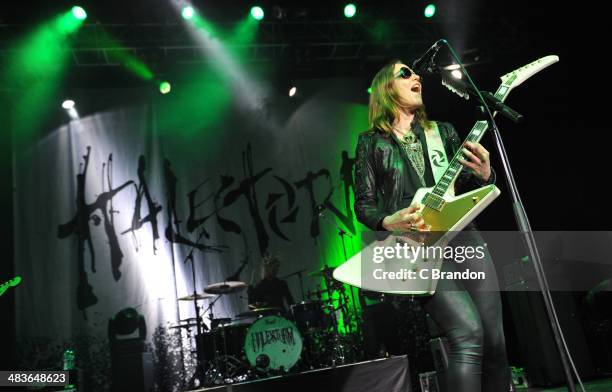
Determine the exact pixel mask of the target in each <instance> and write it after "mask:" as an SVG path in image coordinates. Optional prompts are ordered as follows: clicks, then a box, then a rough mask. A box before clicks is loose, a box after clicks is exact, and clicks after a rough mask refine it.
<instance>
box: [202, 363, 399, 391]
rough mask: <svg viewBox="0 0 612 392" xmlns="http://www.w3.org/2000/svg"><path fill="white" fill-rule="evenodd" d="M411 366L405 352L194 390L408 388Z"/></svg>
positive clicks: (393, 389)
mask: <svg viewBox="0 0 612 392" xmlns="http://www.w3.org/2000/svg"><path fill="white" fill-rule="evenodd" d="M409 384H410V369H409V366H408V359H407V358H406V356H405V355H402V356H397V357H390V358H382V359H375V360H371V361H365V362H357V363H352V364H346V365H338V366H336V367H331V368H323V369H316V370H309V371H305V372H301V373H293V374H288V375H286V376H277V377H270V378H264V379H259V380H253V381H248V382H243V383H235V384H231V385H223V386H217V387H207V388H201V389H196V390H193V391H192V392H204V391H206V392H208V391H210V392H212V391H214V392H222V391H227V392H230V391H231V392H287V391H303V390H309V389H312V390H313V391H325V392H379V391H380V392H383V391H384V392H405V391H408V390H409V389H410V386H409Z"/></svg>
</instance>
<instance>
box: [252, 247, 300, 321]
mask: <svg viewBox="0 0 612 392" xmlns="http://www.w3.org/2000/svg"><path fill="white" fill-rule="evenodd" d="M280 264H281V258H280V256H278V255H271V254H269V253H266V255H265V256H264V257H263V271H262V272H263V273H262V275H263V278H262V280H261V281H260V282H259V283H257V284H256V285H255V286H251V287H249V291H248V294H249V305H250V306H251V307H257V308H260V307H273V308H279V309H285V310H288V309H289V307H290V306H291V305H293V303H294V302H293V296H292V295H291V291H289V286H288V285H287V282H285V281H284V280H281V279H279V278H277V277H276V275H277V274H278V270H279V269H280Z"/></svg>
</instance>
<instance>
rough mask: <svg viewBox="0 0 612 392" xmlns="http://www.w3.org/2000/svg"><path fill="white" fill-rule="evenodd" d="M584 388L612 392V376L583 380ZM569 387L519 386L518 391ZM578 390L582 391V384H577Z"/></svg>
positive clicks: (540, 391)
mask: <svg viewBox="0 0 612 392" xmlns="http://www.w3.org/2000/svg"><path fill="white" fill-rule="evenodd" d="M583 384H584V389H585V390H586V391H587V392H610V391H612V378H606V379H604V380H594V381H588V382H583ZM566 391H567V387H559V388H544V389H542V388H518V389H517V392H566ZM576 392H582V390H581V389H580V386H579V385H578V384H576Z"/></svg>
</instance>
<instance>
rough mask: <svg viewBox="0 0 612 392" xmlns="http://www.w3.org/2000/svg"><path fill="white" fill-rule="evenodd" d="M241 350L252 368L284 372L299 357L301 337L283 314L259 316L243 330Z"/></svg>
mask: <svg viewBox="0 0 612 392" xmlns="http://www.w3.org/2000/svg"><path fill="white" fill-rule="evenodd" d="M244 352H245V354H246V357H247V359H248V360H249V363H250V364H251V366H253V367H256V368H259V369H263V370H270V369H272V370H280V371H288V370H289V369H291V368H292V367H293V365H295V364H296V362H297V361H298V360H299V359H300V356H301V354H302V336H301V335H300V332H299V330H298V329H297V327H296V326H295V324H293V323H292V322H291V321H289V320H287V319H286V318H284V317H280V316H266V317H262V318H260V319H259V320H257V321H256V322H255V323H254V324H253V325H251V327H250V328H249V330H248V331H247V334H246V339H245V341H244Z"/></svg>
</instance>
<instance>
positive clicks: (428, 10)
mask: <svg viewBox="0 0 612 392" xmlns="http://www.w3.org/2000/svg"><path fill="white" fill-rule="evenodd" d="M424 14H425V17H426V18H431V17H433V16H434V15H435V14H436V6H435V5H434V4H429V5H428V6H427V7H425V11H424Z"/></svg>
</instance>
